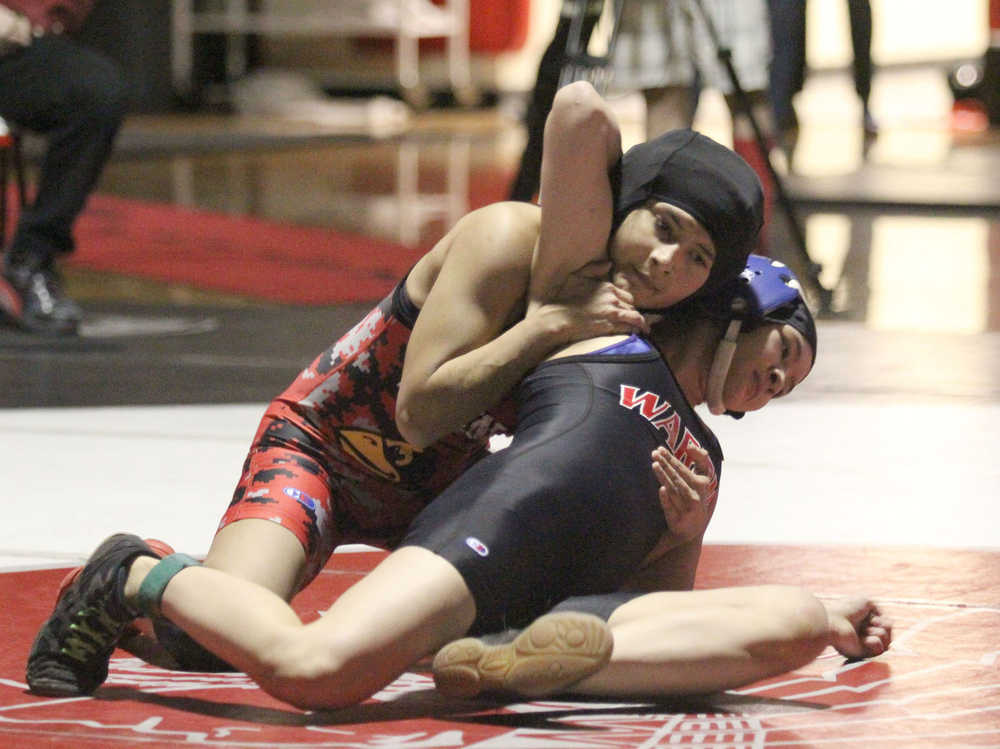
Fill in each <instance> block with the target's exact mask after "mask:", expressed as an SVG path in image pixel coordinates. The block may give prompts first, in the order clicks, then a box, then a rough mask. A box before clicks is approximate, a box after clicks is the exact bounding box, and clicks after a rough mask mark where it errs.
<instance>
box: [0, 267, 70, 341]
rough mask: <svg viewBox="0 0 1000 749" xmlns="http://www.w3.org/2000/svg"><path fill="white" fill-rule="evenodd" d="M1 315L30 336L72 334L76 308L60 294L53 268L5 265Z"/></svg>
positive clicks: (57, 275) (1, 284)
mask: <svg viewBox="0 0 1000 749" xmlns="http://www.w3.org/2000/svg"><path fill="white" fill-rule="evenodd" d="M0 312H2V313H3V315H5V316H6V317H7V318H8V319H10V320H11V321H12V322H14V323H15V324H17V325H19V326H20V327H22V328H24V329H25V330H28V331H30V332H32V333H44V334H48V335H75V334H76V332H77V330H78V329H79V327H80V321H81V320H82V319H83V311H82V310H81V309H80V307H79V305H77V303H76V302H74V301H73V300H72V299H70V298H69V297H68V296H66V295H65V294H64V293H63V290H62V287H61V284H60V280H59V274H58V273H57V272H56V271H55V269H54V268H51V267H47V266H42V267H34V266H32V265H27V264H26V265H21V264H16V263H15V264H6V265H5V267H4V271H3V278H2V279H0Z"/></svg>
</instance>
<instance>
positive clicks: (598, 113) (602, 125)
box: [548, 81, 618, 140]
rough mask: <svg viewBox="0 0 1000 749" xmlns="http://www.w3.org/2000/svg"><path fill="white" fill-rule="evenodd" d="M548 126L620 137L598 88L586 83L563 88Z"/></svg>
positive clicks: (600, 136)
mask: <svg viewBox="0 0 1000 749" xmlns="http://www.w3.org/2000/svg"><path fill="white" fill-rule="evenodd" d="M548 125H549V127H551V128H556V129H558V130H560V131H563V132H577V133H590V134H591V135H593V136H595V137H597V138H600V139H602V140H603V139H607V138H609V137H612V135H615V136H617V134H618V126H617V123H616V122H615V120H614V117H613V116H612V114H611V111H610V110H609V109H608V105H607V103H606V102H605V101H604V99H602V98H601V95H600V94H599V93H597V91H596V90H595V89H594V87H593V86H592V85H591V84H589V83H587V82H586V81H576V82H574V83H570V84H568V85H566V86H563V87H562V88H561V89H559V91H558V92H557V93H556V97H555V99H554V100H553V102H552V111H551V113H550V115H549V120H548Z"/></svg>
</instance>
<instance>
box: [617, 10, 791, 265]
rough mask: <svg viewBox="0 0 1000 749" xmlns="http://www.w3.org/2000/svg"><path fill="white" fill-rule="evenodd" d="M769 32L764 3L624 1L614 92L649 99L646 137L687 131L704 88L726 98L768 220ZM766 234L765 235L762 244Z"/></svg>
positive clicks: (737, 145)
mask: <svg viewBox="0 0 1000 749" xmlns="http://www.w3.org/2000/svg"><path fill="white" fill-rule="evenodd" d="M706 14H707V16H708V22H710V23H711V24H712V27H714V31H715V32H716V35H717V38H718V42H719V45H721V46H723V47H724V48H725V49H727V50H729V52H730V53H731V58H730V59H731V60H732V65H733V68H734V71H735V73H736V78H737V80H738V81H739V84H740V88H741V89H742V90H743V91H744V92H745V93H746V95H747V100H748V102H749V106H750V108H751V110H752V113H753V116H754V119H755V120H756V121H757V124H758V125H759V126H760V128H761V130H762V131H763V133H764V136H765V139H766V141H767V142H766V143H765V148H764V149H761V148H760V146H759V144H758V142H757V139H756V135H755V133H754V130H753V127H752V124H751V122H750V120H749V118H748V117H747V113H746V110H745V108H744V106H743V102H741V101H739V97H738V96H737V94H736V90H735V87H734V85H733V80H732V77H731V76H730V74H729V72H728V71H727V70H726V68H725V66H724V65H723V63H722V62H721V60H720V57H719V47H718V46H717V45H716V38H715V35H713V34H712V28H710V27H709V26H708V22H706ZM769 29H770V25H769V21H768V16H767V6H766V5H765V2H764V0H669V2H663V0H625V5H624V9H623V12H622V18H621V23H620V26H619V30H618V39H617V44H616V45H615V50H614V54H613V56H612V66H613V69H614V79H613V80H614V86H615V88H616V89H624V90H640V91H642V93H643V97H644V98H645V100H646V138H653V137H655V136H657V135H659V134H661V133H664V132H666V131H668V130H673V129H675V128H679V127H689V126H690V125H691V124H692V122H693V120H694V113H695V110H696V109H697V100H698V97H697V92H698V91H699V90H700V88H701V86H707V87H711V88H715V89H718V90H719V91H721V92H722V94H724V96H725V99H726V104H727V105H728V107H729V111H730V114H731V116H732V121H733V150H735V151H736V152H737V153H738V154H740V155H741V156H742V157H743V158H744V159H746V161H747V162H748V163H749V164H750V166H752V167H753V169H754V171H756V172H757V175H758V176H759V177H760V180H761V183H762V184H763V185H764V194H765V222H766V220H767V219H768V218H769V217H770V213H771V206H772V203H773V194H774V183H773V180H772V178H771V172H770V170H769V169H768V165H767V159H768V154H767V152H768V151H770V148H771V141H772V140H773V127H772V117H771V107H770V103H769V101H768V93H767V89H768V82H769V65H770V59H771V39H770V36H769ZM765 236H766V232H764V231H762V232H761V239H762V242H763V241H764V238H765ZM757 251H758V252H762V251H764V247H763V246H761V247H758V249H757Z"/></svg>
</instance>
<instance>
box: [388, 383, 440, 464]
mask: <svg viewBox="0 0 1000 749" xmlns="http://www.w3.org/2000/svg"><path fill="white" fill-rule="evenodd" d="M396 429H397V430H398V431H399V434H400V436H401V437H402V438H403V439H404V440H406V442H407V443H408V444H410V445H412V446H413V447H415V448H417V449H418V450H422V449H423V448H425V447H427V446H428V445H430V444H431V443H432V442H434V440H436V439H437V438H438V436H439V434H438V427H437V425H436V424H434V423H432V420H431V419H429V418H428V417H427V416H426V415H425V414H421V413H420V409H417V408H414V407H412V406H411V403H410V399H409V398H405V399H404V397H403V394H402V392H400V397H399V399H398V400H397V401H396Z"/></svg>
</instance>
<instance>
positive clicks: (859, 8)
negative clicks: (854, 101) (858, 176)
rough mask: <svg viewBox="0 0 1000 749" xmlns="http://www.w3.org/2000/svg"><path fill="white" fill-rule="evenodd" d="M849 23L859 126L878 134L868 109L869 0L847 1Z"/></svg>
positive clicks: (870, 33)
mask: <svg viewBox="0 0 1000 749" xmlns="http://www.w3.org/2000/svg"><path fill="white" fill-rule="evenodd" d="M847 9H848V12H849V14H850V22H851V47H852V48H853V51H854V62H853V64H852V72H853V74H854V90H855V91H856V92H857V94H858V98H859V99H860V100H861V107H862V114H861V117H862V120H861V126H862V127H863V128H864V131H865V133H866V134H867V135H875V134H876V133H878V123H876V122H875V118H874V117H872V113H871V111H870V110H869V109H868V98H869V97H870V95H871V91H872V6H871V3H870V2H869V0H847Z"/></svg>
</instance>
